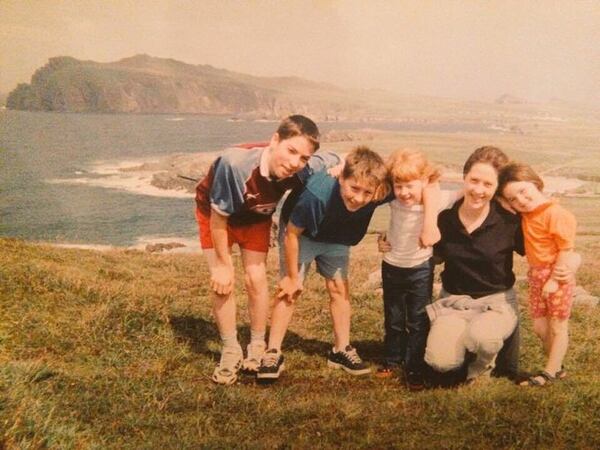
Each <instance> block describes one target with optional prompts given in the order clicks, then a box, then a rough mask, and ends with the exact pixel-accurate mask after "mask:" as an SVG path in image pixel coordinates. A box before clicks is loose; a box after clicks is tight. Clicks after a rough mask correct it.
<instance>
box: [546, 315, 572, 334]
mask: <svg viewBox="0 0 600 450" xmlns="http://www.w3.org/2000/svg"><path fill="white" fill-rule="evenodd" d="M568 326H569V322H568V319H551V320H550V324H549V327H548V328H549V329H550V333H552V336H563V335H566V334H568V330H569V327H568Z"/></svg>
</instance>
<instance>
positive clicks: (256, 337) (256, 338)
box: [250, 330, 265, 344]
mask: <svg viewBox="0 0 600 450" xmlns="http://www.w3.org/2000/svg"><path fill="white" fill-rule="evenodd" d="M255 342H265V332H264V331H256V330H250V343H251V344H252V343H255Z"/></svg>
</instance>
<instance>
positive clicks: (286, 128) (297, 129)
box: [277, 114, 320, 151]
mask: <svg viewBox="0 0 600 450" xmlns="http://www.w3.org/2000/svg"><path fill="white" fill-rule="evenodd" d="M277 135H278V136H279V139H280V140H284V139H290V138H293V137H296V136H304V137H305V138H306V139H308V141H309V142H310V143H311V144H312V146H313V148H314V149H315V151H317V150H319V137H320V133H319V128H318V127H317V124H316V123H314V122H313V121H312V120H310V119H309V118H308V117H306V116H303V115H300V114H295V115H292V116H288V117H286V118H285V119H283V120H282V121H281V123H280V124H279V128H277Z"/></svg>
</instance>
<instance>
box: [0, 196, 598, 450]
mask: <svg viewBox="0 0 600 450" xmlns="http://www.w3.org/2000/svg"><path fill="white" fill-rule="evenodd" d="M589 201H591V200H586V201H584V202H583V203H577V202H578V200H569V202H573V204H571V203H570V204H569V207H572V208H574V209H575V210H576V211H580V210H579V209H578V208H581V211H586V210H588V208H593V207H594V205H592V204H590V203H586V202H589ZM597 206H598V205H597V203H596V204H595V208H596V210H597ZM588 221H589V223H590V226H592V225H595V224H594V223H592V222H593V220H592V219H589V220H588V218H587V217H583V218H582V220H581V222H583V223H584V225H585V224H586V223H588ZM584 228H585V227H584ZM596 229H597V228H596ZM374 238H375V237H374V236H373V235H368V236H367V238H366V239H365V240H364V241H363V243H361V244H360V245H359V246H358V247H357V248H356V249H355V250H354V257H353V258H352V264H351V273H352V276H351V285H352V289H353V305H354V316H353V332H352V339H353V342H354V344H355V345H356V346H357V347H358V349H359V351H360V352H361V354H362V355H363V356H364V357H365V359H367V360H368V361H369V362H371V363H372V364H375V363H376V361H377V360H378V358H380V357H381V352H382V348H381V339H382V328H383V324H382V322H383V319H382V307H381V298H380V297H379V296H378V295H377V294H376V293H374V292H372V290H370V289H367V288H365V287H363V284H364V283H365V281H366V279H367V276H368V274H369V273H370V272H372V271H375V270H377V268H378V265H379V259H378V255H377V253H376V252H375V242H374ZM580 238H581V239H580V241H581V242H582V244H581V250H582V252H583V254H584V258H585V261H586V263H585V264H584V266H583V268H582V269H581V272H580V275H579V276H580V280H581V281H582V284H583V285H584V287H586V288H587V289H588V290H590V291H591V292H592V293H593V294H595V295H599V294H600V285H599V284H598V282H597V281H596V280H595V278H596V275H597V273H598V269H600V262H598V261H597V260H594V256H595V253H596V252H597V249H598V243H597V239H594V237H593V236H587V235H583V236H581V237H580ZM275 253H276V252H272V254H271V255H270V259H269V269H270V274H271V276H272V275H273V274H275V273H276V272H275V265H276V257H275ZM358 255H360V256H358ZM524 270H525V264H524V263H523V262H519V263H518V271H519V273H521V274H522V273H523V271H524ZM239 275H240V274H239V267H238V278H239ZM206 279H207V268H206V265H205V263H204V261H203V259H202V257H201V256H200V255H193V256H189V255H151V254H146V253H143V252H137V251H126V250H116V251H112V252H108V253H99V252H93V251H84V250H69V249H58V248H53V247H49V246H44V245H34V244H29V243H25V242H22V241H18V240H13V239H0V447H5V448H32V449H34V448H61V449H62V448H66V449H69V448H73V449H78V448H92V449H94V448H97V449H105V448H119V449H120V448H131V449H139V448H169V449H170V448H178V449H179V448H232V447H244V448H287V447H290V448H326V447H341V448H389V447H400V448H436V449H438V448H598V447H599V446H600V433H598V429H599V427H600V415H599V414H598V410H600V377H599V375H598V370H599V369H600V366H599V365H598V362H597V355H599V354H600V312H599V310H598V308H595V309H592V308H585V307H579V308H576V309H575V311H574V314H573V318H572V321H571V337H572V342H571V347H570V349H569V353H568V356H567V359H566V365H567V367H568V369H569V372H570V376H569V378H568V379H567V380H565V381H563V382H560V383H557V384H555V385H553V386H552V387H550V388H544V389H528V388H519V387H517V386H514V385H512V384H510V383H509V382H508V381H506V380H499V379H495V380H492V381H490V382H489V384H487V385H481V386H471V387H461V388H458V389H454V390H441V389H435V390H430V391H426V392H421V393H411V392H409V391H407V390H406V388H405V387H404V386H403V385H402V383H401V382H399V381H398V380H397V379H386V380H382V379H379V378H376V377H375V376H365V377H352V376H350V375H347V374H345V373H339V372H338V371H331V370H329V369H327V367H326V363H325V357H324V355H325V354H326V352H327V350H328V349H329V347H330V345H331V342H332V333H331V325H330V319H329V312H328V304H327V300H326V298H327V295H326V292H325V290H324V286H323V282H322V280H321V279H319V277H317V276H315V275H312V276H310V277H309V279H308V280H307V284H306V289H305V293H304V295H303V297H301V299H300V300H299V304H298V309H297V311H296V315H295V317H294V320H293V322H292V325H291V328H290V331H289V333H288V335H287V338H286V341H285V343H284V347H285V355H286V358H287V367H288V370H287V371H286V372H284V374H283V376H282V379H281V380H280V382H279V383H278V384H276V385H272V386H267V387H265V386H258V385H256V384H255V383H254V381H253V379H252V378H250V377H243V378H242V379H241V381H240V382H239V383H238V384H236V385H234V386H230V387H222V386H216V385H214V384H213V383H211V381H210V379H209V377H210V374H211V372H212V369H213V367H214V364H215V362H216V360H217V358H218V348H219V343H218V335H217V332H216V329H215V326H214V323H213V321H212V318H211V314H210V301H209V297H208V289H207V286H206ZM271 282H272V284H274V282H275V280H274V279H273V278H272V279H271ZM518 286H519V289H520V290H521V291H522V290H523V288H524V287H525V286H524V283H519V285H518ZM236 295H237V297H238V298H240V299H241V301H240V302H239V304H240V310H239V317H240V330H241V339H242V342H243V343H246V342H247V340H248V335H249V331H248V327H247V325H246V317H247V310H246V307H245V301H243V299H244V296H243V293H242V292H241V291H237V292H236ZM522 305H525V299H524V296H522ZM523 310H524V317H523V321H522V323H523V324H522V326H523V333H522V335H523V342H522V357H521V361H522V365H523V366H524V368H525V369H536V368H539V367H540V366H541V365H542V363H543V356H542V352H541V348H540V346H539V344H538V342H537V341H536V339H535V338H534V336H533V335H532V333H531V330H530V325H529V321H528V319H527V314H526V310H525V308H523Z"/></svg>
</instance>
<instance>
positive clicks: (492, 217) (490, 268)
mask: <svg viewBox="0 0 600 450" xmlns="http://www.w3.org/2000/svg"><path fill="white" fill-rule="evenodd" d="M462 202H463V200H462V199H461V200H459V201H457V202H456V203H455V204H454V206H453V207H452V208H451V209H447V210H445V211H442V212H441V213H440V215H439V216H438V226H439V228H440V232H441V234H442V238H441V240H440V242H438V243H437V244H436V245H435V247H434V251H435V255H436V256H439V257H441V258H442V259H443V260H444V271H443V272H442V285H443V287H444V290H445V291H446V292H448V293H450V294H467V295H470V296H472V297H474V298H478V297H483V296H484V295H489V294H494V293H496V292H501V291H505V290H507V289H510V288H511V287H512V286H513V284H514V283H515V274H514V273H513V251H516V252H517V253H519V254H520V255H524V254H525V249H524V247H523V233H522V231H521V218H520V216H518V215H514V214H511V213H509V212H507V211H506V210H504V208H502V207H501V206H500V205H499V204H498V203H497V202H496V201H492V202H491V203H490V212H489V214H488V216H487V217H486V219H485V220H484V222H483V223H482V224H481V226H480V227H479V228H477V229H476V230H474V231H473V232H472V233H471V234H469V233H468V232H467V230H466V229H465V227H464V225H463V224H462V222H461V221H460V219H459V217H458V208H459V206H460V205H461V204H462Z"/></svg>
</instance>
